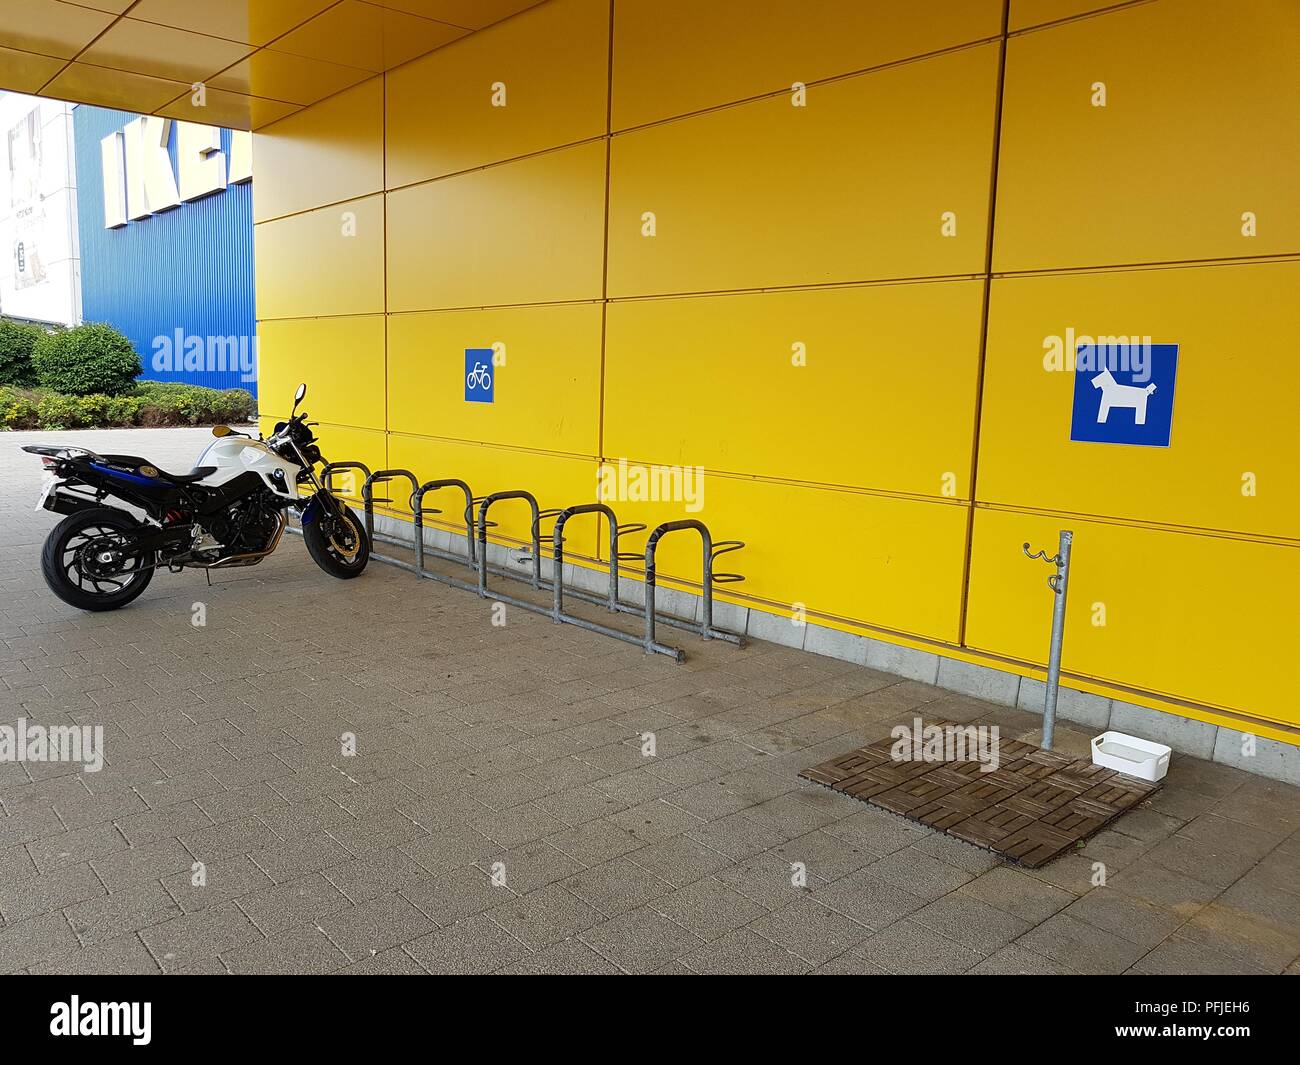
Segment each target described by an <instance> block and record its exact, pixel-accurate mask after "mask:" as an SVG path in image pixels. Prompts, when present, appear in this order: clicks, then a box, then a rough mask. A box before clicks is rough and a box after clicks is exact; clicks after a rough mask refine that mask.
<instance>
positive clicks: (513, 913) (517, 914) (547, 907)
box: [488, 884, 604, 951]
mask: <svg viewBox="0 0 1300 1065" xmlns="http://www.w3.org/2000/svg"><path fill="white" fill-rule="evenodd" d="M488 912H489V913H490V914H491V916H492V919H493V920H494V921H496V922H497V924H499V925H500V926H501V927H502V928H504V929H505V930H506V931H507V932H509V933H510V934H511V935H512V936H514V937H515V938H516V939H518V940H519V941H520V942H521V943H523V944H524V945H525V946H526V947H528V948H529V949H530V950H536V951H540V950H543V949H545V948H546V947H549V946H551V945H552V944H554V943H558V942H559V941H560V940H562V939H569V938H571V937H573V936H576V935H577V934H578V933H579V932H582V931H585V930H586V929H588V928H591V927H592V926H593V925H596V924H599V923H601V922H602V921H603V920H604V915H603V914H601V913H600V912H599V911H598V910H597V909H596V908H595V907H594V906H591V905H589V904H587V903H585V902H583V901H582V900H581V899H580V898H578V897H577V896H576V895H574V894H573V893H572V892H570V891H567V890H565V889H564V888H563V887H561V886H560V885H559V884H551V885H550V886H548V887H544V888H540V889H538V890H537V891H533V892H530V893H529V894H527V895H524V896H523V897H522V898H519V899H516V900H514V901H513V902H508V903H506V904H505V905H502V906H496V907H494V908H493V909H491V910H489V911H488Z"/></svg>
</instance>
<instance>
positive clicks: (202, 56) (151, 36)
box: [79, 18, 250, 82]
mask: <svg viewBox="0 0 1300 1065" xmlns="http://www.w3.org/2000/svg"><path fill="white" fill-rule="evenodd" d="M249 50H250V49H249V47H248V45H245V44H236V43H235V42H233V41H225V40H222V39H221V38H220V37H208V36H206V35H204V34H201V33H190V32H188V31H186V30H177V29H172V28H171V27H168V26H159V25H156V24H155V23H152V22H138V21H136V20H135V19H130V18H124V19H118V21H117V22H116V23H115V24H114V25H113V26H112V27H111V28H110V29H109V30H108V31H107V32H106V33H105V34H104V35H103V36H102V37H100V38H99V40H97V41H96V42H95V43H94V44H92V45H91V46H90V47H89V48H87V49H86V50H85V51H84V52H82V54H81V56H80V57H79V58H80V59H81V60H83V61H84V62H87V63H95V64H97V65H99V66H105V67H113V68H114V69H116V70H130V71H133V72H134V73H136V74H148V75H150V76H151V77H155V78H172V79H174V80H176V81H184V82H194V81H205V80H207V79H208V78H210V77H211V76H212V75H213V74H215V73H216V72H217V71H219V70H224V69H225V68H226V67H228V66H230V65H231V64H232V63H237V62H238V61H239V60H240V59H242V58H243V57H244V56H246V55H247V54H248V53H249Z"/></svg>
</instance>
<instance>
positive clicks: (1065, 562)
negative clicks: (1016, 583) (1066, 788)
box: [1024, 529, 1074, 751]
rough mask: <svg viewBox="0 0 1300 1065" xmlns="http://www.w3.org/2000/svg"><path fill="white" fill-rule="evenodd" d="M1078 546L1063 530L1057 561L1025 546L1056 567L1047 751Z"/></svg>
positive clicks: (1052, 581) (1045, 709)
mask: <svg viewBox="0 0 1300 1065" xmlns="http://www.w3.org/2000/svg"><path fill="white" fill-rule="evenodd" d="M1073 543H1074V533H1073V532H1071V531H1070V530H1069V529H1062V530H1061V541H1060V545H1059V547H1058V548H1057V551H1056V557H1055V558H1048V557H1047V552H1046V551H1034V552H1031V551H1030V550H1029V545H1028V544H1025V545H1024V552H1025V554H1026V555H1028V556H1029V557H1030V558H1041V559H1043V560H1044V561H1045V562H1048V563H1050V564H1051V565H1053V566H1055V567H1056V572H1055V573H1054V574H1053V575H1052V576H1051V577H1048V578H1047V585H1048V587H1049V588H1051V589H1052V592H1053V594H1054V595H1055V597H1056V601H1055V603H1054V604H1053V606H1052V642H1051V645H1050V647H1049V648H1048V652H1047V687H1046V690H1045V691H1044V693H1043V742H1042V744H1041V746H1042V748H1043V750H1045V751H1050V750H1051V749H1052V734H1053V732H1054V731H1055V729H1056V700H1057V696H1058V694H1059V693H1060V688H1061V647H1062V644H1063V643H1064V642H1065V597H1066V594H1067V592H1068V591H1069V585H1070V547H1071V546H1072V544H1073Z"/></svg>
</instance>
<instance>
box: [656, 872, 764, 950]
mask: <svg viewBox="0 0 1300 1065" xmlns="http://www.w3.org/2000/svg"><path fill="white" fill-rule="evenodd" d="M651 908H652V909H654V910H656V911H657V912H659V913H662V914H663V915H664V916H665V917H668V918H669V919H670V920H672V921H674V922H675V923H676V924H679V925H681V926H682V927H683V928H685V929H686V930H687V931H690V932H693V933H694V934H695V935H696V936H698V937H699V938H700V939H703V940H705V941H706V942H712V941H714V940H716V939H721V938H722V937H723V936H725V935H726V934H727V933H728V932H732V931H735V930H736V929H737V928H740V927H742V926H743V925H747V924H750V923H751V922H753V921H756V920H758V919H759V918H760V917H763V916H765V915H766V914H767V913H769V912H770V911H769V910H768V909H767V907H765V906H760V905H759V904H758V903H756V902H754V901H752V900H751V899H747V898H745V896H744V895H742V894H740V892H738V891H736V890H735V889H733V888H731V887H728V886H727V885H726V884H724V883H722V881H720V880H716V879H714V878H713V877H705V878H704V879H703V880H697V881H696V882H695V883H693V884H688V885H686V886H685V887H682V888H678V889H677V890H675V891H672V892H669V893H668V894H664V895H661V896H659V897H658V898H656V899H655V900H654V902H652V903H651Z"/></svg>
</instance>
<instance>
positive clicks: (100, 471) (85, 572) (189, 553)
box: [23, 384, 370, 610]
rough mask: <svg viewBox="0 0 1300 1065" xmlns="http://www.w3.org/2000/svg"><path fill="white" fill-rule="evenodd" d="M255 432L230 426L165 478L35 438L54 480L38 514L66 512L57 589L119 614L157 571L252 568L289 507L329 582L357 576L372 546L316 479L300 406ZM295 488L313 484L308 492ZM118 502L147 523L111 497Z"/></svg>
mask: <svg viewBox="0 0 1300 1065" xmlns="http://www.w3.org/2000/svg"><path fill="white" fill-rule="evenodd" d="M306 394H307V386H306V385H305V384H302V385H299V386H298V389H297V391H296V392H295V393H294V399H293V410H292V411H291V412H290V415H289V420H288V421H284V422H278V423H277V424H276V426H275V429H274V431H273V432H272V433H271V435H270V436H268V437H265V438H263V437H262V436H261V434H259V435H258V438H257V439H254V438H253V437H252V436H251V435H249V434H248V433H241V432H237V431H236V430H234V429H232V428H230V426H228V425H218V426H215V427H214V428H213V430H212V435H213V436H214V437H216V439H215V440H213V442H212V443H211V444H210V445H208V447H207V449H206V450H205V451H204V452H203V454H202V455H200V456H199V461H198V465H197V466H195V467H194V469H192V470H190V472H189V473H167V472H166V471H164V470H162V469H159V468H158V467H157V466H156V465H154V464H153V463H151V462H149V461H148V460H147V459H143V458H140V457H138V456H136V455H98V454H96V453H95V452H93V451H89V450H87V449H86V448H82V447H71V446H49V445H42V444H33V445H29V446H26V447H24V448H23V450H24V451H27V452H30V453H31V454H33V455H39V456H40V458H41V462H42V463H43V465H44V466H45V469H46V472H47V473H48V474H49V479H48V480H47V483H46V485H45V488H44V491H43V492H42V494H41V498H40V500H39V501H38V502H37V504H36V509H37V510H41V509H45V510H50V511H53V512H54V513H56V514H64V515H66V517H65V518H64V519H63V521H61V522H59V524H58V525H56V526H55V527H54V530H53V531H52V532H51V533H50V535H49V537H48V538H47V539H46V541H45V547H44V549H43V550H42V551H41V573H42V575H43V576H44V577H45V583H46V584H48V585H49V586H50V591H52V592H53V593H54V594H55V595H57V596H58V597H59V598H60V599H62V600H63V601H64V602H65V603H69V604H71V605H72V606H75V607H79V608H80V609H82V610H116V609H117V608H118V607H122V606H125V605H126V604H127V603H129V602H131V600H133V599H135V598H136V596H138V595H139V594H140V593H141V592H143V591H144V590H145V588H147V587H148V586H149V582H150V581H151V580H152V579H153V574H154V570H155V569H158V568H160V567H164V566H165V567H166V568H167V569H168V570H170V571H171V572H173V573H179V572H180V571H181V570H183V569H202V570H214V569H230V568H234V567H237V566H255V565H257V563H259V562H261V561H262V559H264V558H266V557H267V556H268V555H269V554H271V552H272V551H274V550H275V549H276V547H277V546H278V545H279V543H280V538H281V536H283V535H284V530H285V527H286V526H287V524H288V512H289V511H290V510H295V511H297V512H299V513H300V515H301V522H302V536H303V540H304V542H305V543H306V545H307V551H308V553H309V554H310V555H311V557H312V560H313V561H314V562H315V563H316V565H318V566H319V567H320V568H321V569H323V570H324V571H325V572H326V573H328V574H329V575H330V576H332V577H338V578H340V579H342V580H349V579H351V578H353V577H358V576H360V575H361V572H362V571H363V570H364V569H365V568H366V563H367V562H368V561H369V559H370V543H369V540H368V538H367V536H366V533H365V528H364V526H363V525H362V523H361V521H360V520H359V519H358V518H357V516H356V515H355V514H354V513H353V512H352V511H351V510H350V509H349V508H348V507H347V506H346V505H344V504H343V503H341V502H339V500H337V499H335V498H334V496H333V495H331V494H330V493H329V492H328V491H326V490H325V488H324V486H323V485H322V484H321V482H320V480H319V479H317V477H316V474H315V470H314V468H315V466H316V464H317V463H323V462H324V461H325V460H324V458H323V457H322V456H321V453H320V448H318V447H317V446H316V436H315V434H313V432H312V426H314V425H316V424H317V423H315V422H309V421H307V415H306V414H305V413H304V414H299V413H298V406H299V405H300V404H301V403H302V401H303V397H304V396H306ZM299 486H309V487H310V489H311V490H310V492H309V493H307V494H302V493H300V492H299ZM109 498H112V499H114V500H120V501H121V502H123V503H126V504H128V505H129V506H132V507H134V508H136V509H138V510H141V511H143V512H144V515H145V517H144V519H143V520H142V519H140V518H138V517H136V515H135V514H133V513H131V512H130V511H128V510H124V509H122V508H121V507H118V506H108V505H106V504H105V500H107V499H109Z"/></svg>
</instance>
